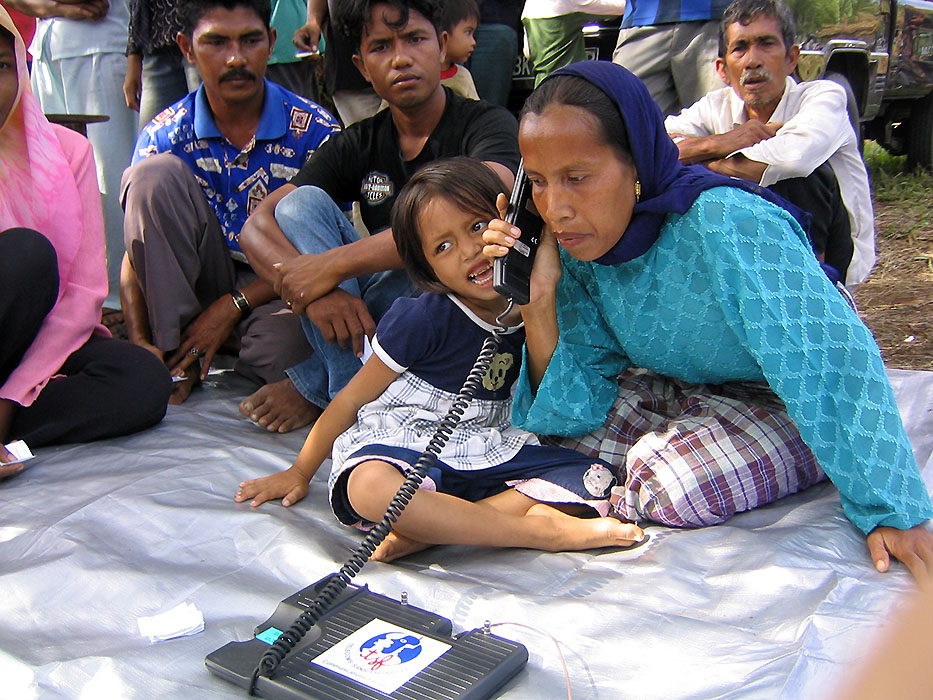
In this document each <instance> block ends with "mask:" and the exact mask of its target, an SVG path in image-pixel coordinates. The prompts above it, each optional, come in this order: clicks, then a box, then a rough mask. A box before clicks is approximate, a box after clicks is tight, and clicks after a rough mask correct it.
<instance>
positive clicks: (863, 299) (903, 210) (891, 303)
mask: <svg viewBox="0 0 933 700" xmlns="http://www.w3.org/2000/svg"><path fill="white" fill-rule="evenodd" d="M875 228H876V234H877V238H876V248H877V253H878V261H877V262H876V263H875V268H874V270H872V273H871V276H870V277H869V278H868V280H867V281H865V282H864V283H863V284H861V285H859V286H858V288H857V289H856V290H855V298H856V301H857V302H858V305H859V311H860V313H861V316H862V320H863V321H864V322H865V324H866V325H867V326H868V327H869V328H870V329H871V330H872V332H873V333H874V334H875V340H877V341H878V346H879V347H880V348H881V355H882V356H883V357H884V361H885V364H886V365H887V366H888V367H892V368H898V369H922V370H933V225H924V226H921V227H917V219H916V217H915V214H914V213H912V212H911V211H910V207H905V206H904V204H903V203H902V202H875ZM905 231H909V233H907V234H905V233H904V232H905Z"/></svg>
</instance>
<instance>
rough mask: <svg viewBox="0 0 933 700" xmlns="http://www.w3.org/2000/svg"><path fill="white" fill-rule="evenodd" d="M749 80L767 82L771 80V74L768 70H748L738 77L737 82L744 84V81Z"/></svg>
mask: <svg viewBox="0 0 933 700" xmlns="http://www.w3.org/2000/svg"><path fill="white" fill-rule="evenodd" d="M750 80H754V81H756V82H759V81H760V82H768V81H769V80H771V74H770V73H769V72H768V71H766V70H762V69H759V70H750V71H748V73H743V74H742V77H741V78H739V84H740V85H745V83H747V82H749V81H750Z"/></svg>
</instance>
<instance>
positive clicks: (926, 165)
mask: <svg viewBox="0 0 933 700" xmlns="http://www.w3.org/2000/svg"><path fill="white" fill-rule="evenodd" d="M907 164H908V165H909V166H916V165H919V166H920V167H921V168H923V169H925V170H933V92H931V93H930V94H929V95H927V96H926V97H924V98H923V99H922V100H918V101H917V102H915V103H914V105H913V107H912V108H911V110H910V122H909V123H908V128H907Z"/></svg>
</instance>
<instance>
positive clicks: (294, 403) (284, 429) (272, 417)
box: [240, 377, 322, 433]
mask: <svg viewBox="0 0 933 700" xmlns="http://www.w3.org/2000/svg"><path fill="white" fill-rule="evenodd" d="M240 413H242V414H243V415H244V416H246V417H247V418H249V419H250V420H251V421H253V423H255V424H256V425H258V426H260V427H261V428H265V429H266V430H268V431H269V432H271V433H288V432H291V431H292V430H297V429H298V428H301V427H304V426H306V425H308V424H309V423H311V422H312V421H314V420H316V419H317V417H318V416H320V415H321V413H322V410H321V408H320V407H318V406H315V405H314V404H313V403H311V402H310V401H308V400H307V399H306V398H305V397H304V396H302V395H301V394H300V393H299V392H298V389H296V388H295V385H294V384H292V380H291V379H288V378H287V377H286V378H285V379H283V380H282V381H279V382H274V383H272V384H266V385H265V386H263V387H260V388H259V391H257V392H255V393H253V394H251V395H249V396H247V397H246V398H245V399H243V400H242V401H241V402H240Z"/></svg>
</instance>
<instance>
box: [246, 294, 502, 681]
mask: <svg viewBox="0 0 933 700" xmlns="http://www.w3.org/2000/svg"><path fill="white" fill-rule="evenodd" d="M513 306H514V304H513V303H512V301H511V300H509V305H508V307H507V308H506V310H505V311H503V312H502V313H501V314H499V316H498V317H497V318H496V326H497V328H495V329H494V330H493V331H492V335H490V337H488V338H486V340H485V342H484V343H483V348H482V350H480V353H479V356H478V357H477V358H476V362H475V363H474V364H473V368H472V369H471V370H470V373H469V374H468V375H467V378H466V381H465V382H464V383H463V386H462V387H461V388H460V392H459V393H458V394H457V398H456V399H454V402H453V404H451V407H450V410H448V411H447V415H445V416H444V417H443V418H442V419H441V420H440V422H439V423H438V425H437V429H436V430H435V431H434V435H433V436H432V437H431V440H430V441H429V442H428V446H427V447H426V448H425V450H424V452H423V453H422V454H421V456H420V457H419V458H418V461H417V462H415V466H414V468H413V470H412V471H411V472H409V474H408V476H406V477H405V481H404V482H403V483H402V485H401V486H400V487H399V489H398V492H397V493H396V494H395V496H394V497H393V498H392V500H391V501H390V502H389V505H388V507H387V508H386V512H385V515H384V516H383V517H382V520H381V521H380V522H379V523H378V524H377V525H376V526H375V527H373V529H372V530H370V531H369V533H368V534H367V535H366V537H365V538H363V541H362V542H361V543H360V545H359V547H357V549H356V551H355V552H354V553H353V554H352V555H351V556H350V558H349V559H348V560H347V562H346V563H345V564H344V565H343V566H342V567H340V571H338V572H337V575H336V576H333V577H332V578H331V579H330V581H328V582H327V584H326V585H325V586H324V588H323V589H322V590H321V592H320V593H318V595H317V597H316V598H315V599H314V600H313V601H311V604H310V607H309V608H308V610H305V611H304V612H302V613H301V615H299V616H298V617H297V618H296V619H295V622H294V623H292V626H291V627H289V628H288V629H287V630H285V631H284V632H282V634H280V635H279V638H278V639H276V640H275V642H274V643H273V644H272V645H271V646H270V647H269V648H268V649H267V650H266V652H265V653H264V654H263V655H262V658H261V659H260V660H259V664H257V666H256V668H255V669H254V670H253V675H252V678H251V679H250V683H249V694H250V695H254V694H255V690H256V683H257V681H258V680H259V676H261V675H262V676H266V677H267V678H271V677H272V675H273V674H274V673H275V672H276V670H277V669H278V667H279V665H280V664H281V663H282V661H283V660H284V659H285V657H286V656H288V654H289V653H290V652H291V651H292V649H294V648H295V646H296V645H297V644H298V643H299V642H300V641H301V640H302V638H304V636H305V635H306V634H307V633H308V631H309V630H310V629H311V628H312V627H314V626H315V625H316V624H317V622H318V620H320V619H321V616H322V615H323V614H324V613H325V612H326V611H327V610H328V609H329V608H330V606H331V605H332V604H333V602H334V601H335V600H336V599H337V596H339V595H340V594H341V593H342V592H343V591H344V590H345V589H346V588H347V586H349V585H350V580H351V579H352V578H353V577H354V576H356V575H357V574H358V573H359V572H360V569H362V568H363V566H364V565H365V564H366V562H367V561H369V559H370V557H371V556H372V554H373V552H374V551H376V548H377V547H378V546H379V545H380V544H382V541H383V540H384V539H385V538H386V537H387V536H388V534H389V533H390V532H391V531H392V526H393V525H394V524H395V523H396V522H397V521H398V518H399V516H400V515H401V514H402V511H404V510H405V507H406V506H407V505H408V503H409V501H411V499H412V496H414V495H415V492H416V491H417V490H418V487H419V486H420V485H421V482H422V481H423V480H424V477H425V475H426V474H427V473H428V468H429V467H430V466H431V464H432V463H433V462H434V460H435V459H437V456H438V455H439V454H440V453H441V450H442V449H444V445H446V444H447V441H448V440H449V439H450V436H451V434H452V433H453V431H454V428H456V427H457V424H458V423H459V422H460V419H461V418H462V417H463V413H464V411H466V408H467V406H468V405H469V404H470V400H471V399H472V398H473V394H474V393H475V392H476V389H477V387H478V386H479V383H480V382H481V381H482V379H483V376H484V375H485V374H486V371H487V370H488V369H489V365H490V364H491V363H492V360H493V357H494V356H495V353H496V350H497V349H498V347H499V341H500V339H501V335H502V333H503V332H505V331H506V330H508V326H506V325H505V322H504V321H503V319H504V318H505V317H506V316H507V315H508V314H509V312H510V311H511V310H512V308H513Z"/></svg>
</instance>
